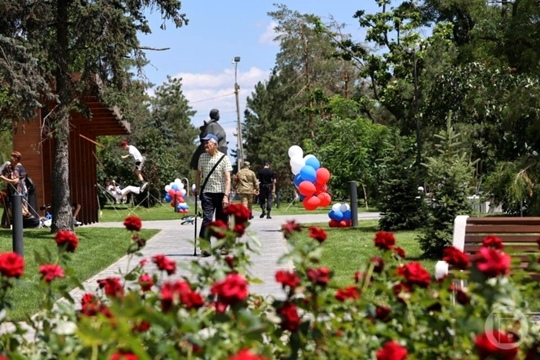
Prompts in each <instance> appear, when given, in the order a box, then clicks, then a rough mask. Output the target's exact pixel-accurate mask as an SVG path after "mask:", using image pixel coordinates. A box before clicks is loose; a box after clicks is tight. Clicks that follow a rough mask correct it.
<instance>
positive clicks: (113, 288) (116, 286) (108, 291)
mask: <svg viewBox="0 0 540 360" xmlns="http://www.w3.org/2000/svg"><path fill="white" fill-rule="evenodd" d="M97 283H98V285H99V287H100V288H101V289H104V291H105V295H107V296H110V297H119V298H121V297H123V296H124V287H123V286H122V283H121V282H120V278H118V277H110V278H106V279H99V280H98V281H97Z"/></svg>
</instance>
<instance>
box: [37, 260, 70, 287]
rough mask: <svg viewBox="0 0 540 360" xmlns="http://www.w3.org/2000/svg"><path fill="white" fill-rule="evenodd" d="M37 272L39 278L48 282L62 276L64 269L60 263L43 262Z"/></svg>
mask: <svg viewBox="0 0 540 360" xmlns="http://www.w3.org/2000/svg"><path fill="white" fill-rule="evenodd" d="M39 273H40V274H41V279H42V280H45V281H46V282H48V283H50V282H51V281H53V280H54V279H56V278H63V277H64V270H63V269H62V267H61V266H60V265H53V264H45V265H41V266H40V267H39Z"/></svg>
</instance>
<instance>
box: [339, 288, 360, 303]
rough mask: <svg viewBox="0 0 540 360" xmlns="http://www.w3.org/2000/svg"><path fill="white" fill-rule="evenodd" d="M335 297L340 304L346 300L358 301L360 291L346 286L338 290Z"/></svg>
mask: <svg viewBox="0 0 540 360" xmlns="http://www.w3.org/2000/svg"><path fill="white" fill-rule="evenodd" d="M335 297H336V300H337V301H341V302H343V301H345V300H347V299H360V291H359V290H358V288H357V287H356V286H348V287H346V288H344V289H338V290H337V291H336V296H335Z"/></svg>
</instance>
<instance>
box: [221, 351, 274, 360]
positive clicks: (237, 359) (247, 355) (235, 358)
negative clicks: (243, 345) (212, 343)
mask: <svg viewBox="0 0 540 360" xmlns="http://www.w3.org/2000/svg"><path fill="white" fill-rule="evenodd" d="M266 359H267V358H266V357H264V356H262V355H256V354H253V353H252V352H251V351H249V350H248V349H242V350H240V351H239V352H237V353H236V354H234V355H232V356H230V357H229V360H266Z"/></svg>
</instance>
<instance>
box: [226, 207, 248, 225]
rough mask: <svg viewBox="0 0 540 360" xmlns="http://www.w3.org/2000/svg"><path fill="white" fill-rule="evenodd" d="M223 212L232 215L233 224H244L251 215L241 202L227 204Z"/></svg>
mask: <svg viewBox="0 0 540 360" xmlns="http://www.w3.org/2000/svg"><path fill="white" fill-rule="evenodd" d="M224 212H225V214H229V215H234V223H235V224H245V223H246V222H247V221H248V220H249V217H250V216H251V213H250V211H249V209H248V208H247V207H246V206H245V205H243V204H235V203H232V204H229V206H227V208H226V209H225V210H224Z"/></svg>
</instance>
